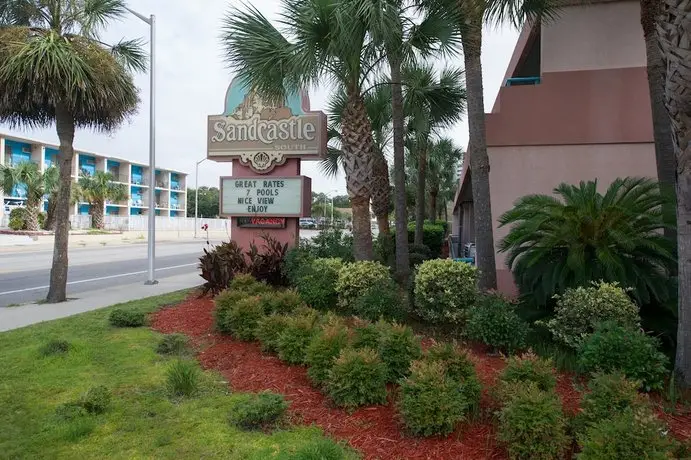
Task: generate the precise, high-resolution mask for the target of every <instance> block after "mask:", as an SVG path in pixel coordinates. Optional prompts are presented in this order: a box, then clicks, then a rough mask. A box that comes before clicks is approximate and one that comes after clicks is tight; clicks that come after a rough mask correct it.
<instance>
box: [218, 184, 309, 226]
mask: <svg viewBox="0 0 691 460" xmlns="http://www.w3.org/2000/svg"><path fill="white" fill-rule="evenodd" d="M310 195H311V179H310V178H309V177H305V176H297V177H274V176H263V177H262V176H258V177H221V193H220V198H221V199H220V201H221V203H220V205H221V206H220V207H221V215H222V216H230V217H237V216H252V217H303V216H304V215H305V212H307V213H309V212H310V211H311V210H310V209H309V204H306V203H305V201H306V200H305V197H308V198H310V199H311V196H310Z"/></svg>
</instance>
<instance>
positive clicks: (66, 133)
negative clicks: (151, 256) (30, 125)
mask: <svg viewBox="0 0 691 460" xmlns="http://www.w3.org/2000/svg"><path fill="white" fill-rule="evenodd" d="M55 124H56V127H57V132H58V138H59V139H60V150H59V151H58V168H59V169H60V180H59V184H58V196H57V200H56V203H55V219H56V227H55V243H54V246H53V266H52V267H51V269H50V288H49V289H48V296H47V298H46V300H47V301H48V302H50V303H57V302H64V301H65V300H67V264H68V259H67V245H68V242H69V237H70V201H71V195H72V159H73V158H74V148H73V147H72V143H73V142H74V117H73V116H72V113H70V111H69V110H68V109H67V108H66V107H63V106H57V107H56V109H55Z"/></svg>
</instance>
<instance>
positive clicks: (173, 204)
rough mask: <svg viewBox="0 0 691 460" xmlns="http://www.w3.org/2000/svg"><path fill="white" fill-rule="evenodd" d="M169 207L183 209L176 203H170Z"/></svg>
mask: <svg viewBox="0 0 691 460" xmlns="http://www.w3.org/2000/svg"><path fill="white" fill-rule="evenodd" d="M170 209H176V210H182V209H184V207H183V206H182V205H180V204H178V203H171V204H170Z"/></svg>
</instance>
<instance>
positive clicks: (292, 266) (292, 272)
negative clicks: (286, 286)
mask: <svg viewBox="0 0 691 460" xmlns="http://www.w3.org/2000/svg"><path fill="white" fill-rule="evenodd" d="M313 260H314V256H312V253H311V252H310V251H309V249H307V247H306V246H305V244H303V243H302V242H300V245H299V246H295V247H293V248H290V249H288V252H286V256H285V258H284V259H283V274H284V276H285V277H286V279H287V280H288V282H289V283H290V285H291V286H297V282H298V279H299V278H300V276H302V272H303V270H305V269H306V267H308V266H309V265H310V264H311V263H312V261H313Z"/></svg>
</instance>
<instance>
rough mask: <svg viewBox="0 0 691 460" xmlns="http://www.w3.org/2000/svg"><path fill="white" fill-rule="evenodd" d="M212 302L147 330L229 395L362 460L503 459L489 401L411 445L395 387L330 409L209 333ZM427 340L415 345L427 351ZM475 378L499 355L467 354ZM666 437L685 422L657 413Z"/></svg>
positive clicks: (300, 378) (170, 313)
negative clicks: (163, 337) (187, 350)
mask: <svg viewBox="0 0 691 460" xmlns="http://www.w3.org/2000/svg"><path fill="white" fill-rule="evenodd" d="M213 309H214V304H213V301H212V300H211V299H209V298H196V297H195V296H190V297H189V298H188V299H186V300H185V301H184V302H183V303H181V304H180V305H177V306H174V307H169V308H164V309H162V310H160V311H158V312H156V313H155V314H153V317H152V326H153V328H154V329H156V330H158V331H160V332H163V333H172V332H180V333H183V334H186V335H188V336H189V337H190V339H191V341H192V342H193V344H194V345H195V346H196V347H197V349H198V350H199V352H198V355H197V357H198V359H199V361H200V362H201V365H202V367H203V368H205V369H214V370H217V371H219V372H220V373H221V374H222V375H223V376H224V377H225V378H226V379H227V380H228V382H229V385H230V387H231V388H232V389H233V390H236V391H250V392H257V391H262V390H271V391H274V392H277V393H281V394H283V395H285V397H286V398H287V399H288V400H289V401H290V403H291V405H290V411H289V412H290V417H291V421H293V422H295V423H300V424H316V425H318V426H320V427H321V428H322V429H323V430H324V431H325V432H326V433H328V434H330V435H332V436H334V437H335V438H337V439H343V440H345V441H347V442H348V443H349V444H350V445H351V446H352V447H354V448H355V449H358V450H359V451H360V452H361V453H362V454H363V455H364V456H365V458H366V459H381V460H388V459H391V460H394V459H396V460H397V459H435V460H436V459H469V460H470V459H472V460H479V459H505V458H507V456H506V452H505V451H504V450H503V448H502V447H501V446H500V445H498V443H497V441H496V433H495V432H496V425H495V423H494V421H493V420H492V417H491V412H492V411H493V410H495V409H496V408H493V407H492V401H491V398H490V397H489V395H488V394H487V390H485V394H483V398H482V407H483V408H484V412H483V414H481V415H480V416H478V417H477V418H476V419H474V420H472V421H470V422H468V423H463V424H460V425H459V427H458V428H457V429H456V431H455V432H454V433H452V434H451V435H449V436H446V437H433V438H425V439H421V438H414V437H409V436H406V435H405V431H404V429H403V425H402V423H401V421H400V419H399V417H398V415H397V412H396V407H395V403H394V399H395V391H396V389H395V387H393V386H392V387H391V388H390V389H389V390H390V391H389V402H388V404H387V405H381V406H370V407H365V408H361V409H358V410H356V411H354V412H352V413H349V412H346V411H344V410H342V409H339V408H337V407H334V406H333V405H332V404H331V403H330V401H329V399H328V398H327V397H325V396H324V395H323V394H322V393H320V392H319V391H318V390H317V389H316V388H315V387H313V386H312V384H311V382H310V380H309V378H308V377H307V369H306V368H304V367H300V366H290V365H287V364H284V363H283V362H281V361H280V360H279V359H278V358H276V357H275V356H272V355H269V354H265V353H263V352H262V351H261V348H260V346H259V344H258V343H256V342H241V341H238V340H235V339H233V338H232V337H229V336H226V335H221V334H218V333H216V332H214V329H213ZM430 343H431V340H429V339H425V340H423V346H429V345H430ZM471 353H472V356H473V358H474V361H475V366H476V369H477V372H478V376H479V377H480V379H481V380H482V383H483V386H484V387H485V388H488V387H491V386H492V385H494V383H495V381H496V378H497V375H498V374H499V372H500V371H501V369H502V368H503V367H504V361H503V359H502V358H501V357H499V356H492V355H489V354H487V353H484V350H483V348H482V347H473V348H471ZM576 381H577V379H575V378H574V376H572V375H567V374H560V375H559V378H558V383H557V392H558V393H559V395H560V397H561V399H562V403H563V405H564V410H565V411H566V412H567V413H574V412H575V411H577V410H578V404H579V400H580V393H579V391H577V390H576V388H575V387H574V383H575V382H576ZM660 415H661V417H663V418H664V419H665V420H666V421H667V422H668V423H669V425H670V428H671V430H672V432H673V433H674V434H675V435H676V436H677V437H679V438H681V439H686V438H688V437H689V436H691V415H690V414H685V415H680V414H678V413H677V414H676V415H671V414H665V413H660Z"/></svg>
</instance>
